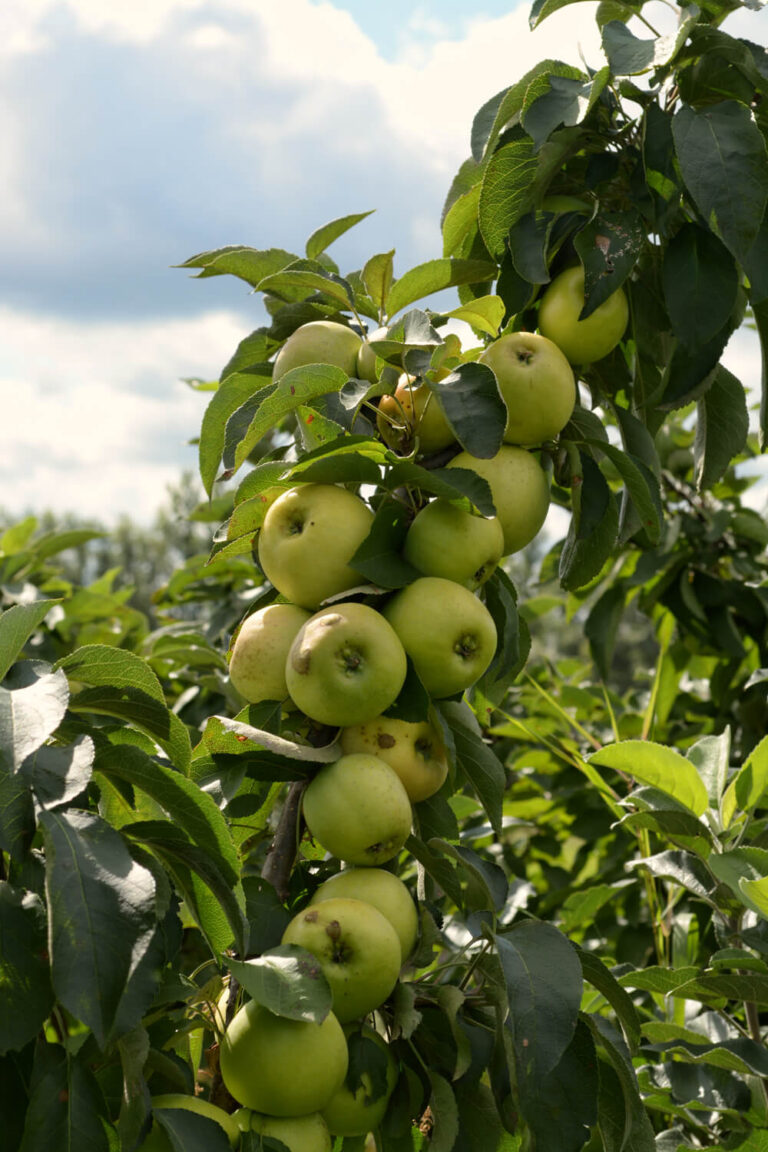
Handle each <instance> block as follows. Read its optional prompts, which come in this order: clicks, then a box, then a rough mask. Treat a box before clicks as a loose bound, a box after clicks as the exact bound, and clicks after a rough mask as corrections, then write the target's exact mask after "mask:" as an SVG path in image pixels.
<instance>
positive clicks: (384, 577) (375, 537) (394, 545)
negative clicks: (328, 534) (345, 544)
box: [349, 500, 420, 588]
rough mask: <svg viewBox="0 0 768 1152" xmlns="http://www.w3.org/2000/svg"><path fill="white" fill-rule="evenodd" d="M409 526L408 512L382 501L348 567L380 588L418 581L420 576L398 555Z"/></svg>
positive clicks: (403, 508)
mask: <svg viewBox="0 0 768 1152" xmlns="http://www.w3.org/2000/svg"><path fill="white" fill-rule="evenodd" d="M410 523H411V518H410V515H409V513H408V510H407V509H406V508H405V507H404V506H403V505H402V504H401V503H400V502H399V501H397V500H384V501H382V503H381V504H380V505H379V507H378V508H377V509H376V515H375V517H374V520H373V524H372V525H371V530H370V532H369V533H368V535H367V536H366V538H365V540H364V541H363V543H362V544H361V545H360V547H359V548H358V549H357V551H356V552H355V554H354V556H353V557H352V559H351V560H350V561H349V564H350V567H351V568H354V570H355V571H356V572H359V573H360V574H361V576H364V577H365V579H366V580H370V581H371V583H372V584H376V585H378V586H379V587H381V588H403V587H404V586H405V585H406V584H410V583H411V582H412V581H413V580H415V579H417V577H418V576H419V575H420V573H419V572H418V571H417V570H416V569H415V568H414V567H413V566H412V565H411V564H409V563H408V561H407V560H405V559H403V557H402V556H401V554H400V553H401V551H402V547H403V543H404V541H405V537H406V535H407V533H408V528H409V526H410Z"/></svg>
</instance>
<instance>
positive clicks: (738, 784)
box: [722, 736, 768, 828]
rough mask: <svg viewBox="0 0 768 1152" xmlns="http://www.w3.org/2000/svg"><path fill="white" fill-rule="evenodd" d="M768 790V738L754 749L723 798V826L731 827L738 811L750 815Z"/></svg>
mask: <svg viewBox="0 0 768 1152" xmlns="http://www.w3.org/2000/svg"><path fill="white" fill-rule="evenodd" d="M766 788H768V736H764V737H763V739H762V740H761V741H760V743H759V744H757V746H756V747H755V748H753V749H752V751H751V752H750V754H749V756H748V757H747V759H746V760H745V761H744V763H743V764H742V766H741V768H740V769H739V771H738V772H737V773H736V775H735V776H734V778H733V780H732V781H731V783H730V784H729V785H728V788H727V789H726V791H725V794H724V796H723V805H722V817H723V826H724V827H725V828H728V827H730V824H731V822H732V820H733V817H734V816H735V815H736V812H737V811H741V812H745V813H749V812H751V811H752V810H753V809H754V808H755V807H756V806H757V805H758V804H759V803H760V800H761V799H762V797H763V795H764V794H765V791H766Z"/></svg>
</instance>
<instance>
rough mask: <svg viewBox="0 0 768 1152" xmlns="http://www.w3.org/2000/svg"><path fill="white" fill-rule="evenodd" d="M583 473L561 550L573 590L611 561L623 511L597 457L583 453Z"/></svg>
mask: <svg viewBox="0 0 768 1152" xmlns="http://www.w3.org/2000/svg"><path fill="white" fill-rule="evenodd" d="M579 456H580V459H581V469H582V476H581V477H576V478H575V479H576V481H577V484H578V491H579V496H578V500H576V499H574V507H573V515H572V517H571V523H570V525H569V528H568V535H567V536H566V538H565V543H564V544H563V549H562V552H561V553H560V568H559V575H560V583H561V585H562V587H563V588H565V589H567V590H568V591H573V590H574V589H576V588H582V587H583V586H584V585H585V584H588V583H589V582H590V580H592V579H593V578H594V577H595V576H597V575H598V573H599V572H600V571H601V569H602V568H603V566H604V565H605V564H606V562H607V561H608V559H609V557H610V555H611V553H612V552H613V549H614V545H615V544H616V535H617V532H618V528H619V512H618V508H617V505H616V501H615V499H614V496H613V493H612V492H611V490H610V488H609V487H608V484H607V482H606V480H605V479H604V477H603V475H602V473H601V471H600V469H599V468H598V466H597V464H596V463H595V462H594V460H593V459H592V458H591V457H590V456H587V455H585V454H584V453H582V452H580V453H579Z"/></svg>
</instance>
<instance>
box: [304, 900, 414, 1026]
mask: <svg viewBox="0 0 768 1152" xmlns="http://www.w3.org/2000/svg"><path fill="white" fill-rule="evenodd" d="M282 943H283V944H298V945H299V947H300V948H306V950H307V951H308V952H311V953H312V955H313V956H315V957H316V958H317V960H318V962H319V964H320V967H321V969H322V971H323V973H324V975H325V978H326V980H327V981H328V984H329V985H330V989H331V994H332V996H333V1004H332V1008H333V1013H334V1015H335V1016H336V1018H337V1020H339V1021H341V1023H342V1024H344V1023H346V1021H348V1020H357V1018H358V1017H359V1016H365V1015H367V1014H368V1013H369V1012H372V1011H373V1010H374V1008H378V1007H379V1005H380V1004H383V1003H384V1001H385V1000H386V999H387V997H388V996H389V994H390V992H391V991H392V989H393V988H394V986H395V984H396V983H397V977H398V974H399V972H400V961H401V953H400V940H399V937H398V935H397V932H395V930H394V928H393V927H392V925H391V924H390V922H389V920H387V918H386V916H383V915H382V914H381V912H379V910H378V908H374V906H373V904H368V903H367V902H366V901H364V900H354V899H352V897H349V896H334V897H331V898H330V899H328V900H322V901H320V903H318V904H313V905H311V906H310V907H308V908H305V909H304V911H303V912H299V913H297V915H296V916H294V917H293V919H292V920H291V921H290V923H289V924H288V926H287V927H286V929H285V932H284V933H283V939H282Z"/></svg>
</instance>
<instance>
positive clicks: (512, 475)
mask: <svg viewBox="0 0 768 1152" xmlns="http://www.w3.org/2000/svg"><path fill="white" fill-rule="evenodd" d="M448 467H449V468H468V469H470V470H471V471H472V472H477V474H478V476H482V477H483V478H484V479H485V480H487V481H488V484H489V486H490V489H491V496H492V497H493V503H494V504H495V506H496V514H497V516H498V518H499V520H500V521H501V527H502V529H503V531H504V555H505V556H509V555H511V553H513V552H519V551H520V549H521V548H525V546H526V544H530V542H531V540H533V538H534V537H535V536H537V535H538V533H539V532H540V531H541V528H542V525H543V524H544V521H545V520H546V518H547V512H548V511H549V483H548V481H547V474H546V472H545V471H544V469H543V468H542V467H541V465H540V464H539V462H538V460H537V459H536V457H535V456H534V455H532V453H530V452H528V451H527V449H525V448H519V447H517V445H514V444H502V446H501V448H500V449H499V451H498V452H497V453H496V455H495V456H491V458H490V459H489V460H481V459H480V458H479V457H477V456H471V455H470V454H469V452H459V454H458V456H454V458H453V460H451V461H450V463H449V464H448Z"/></svg>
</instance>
